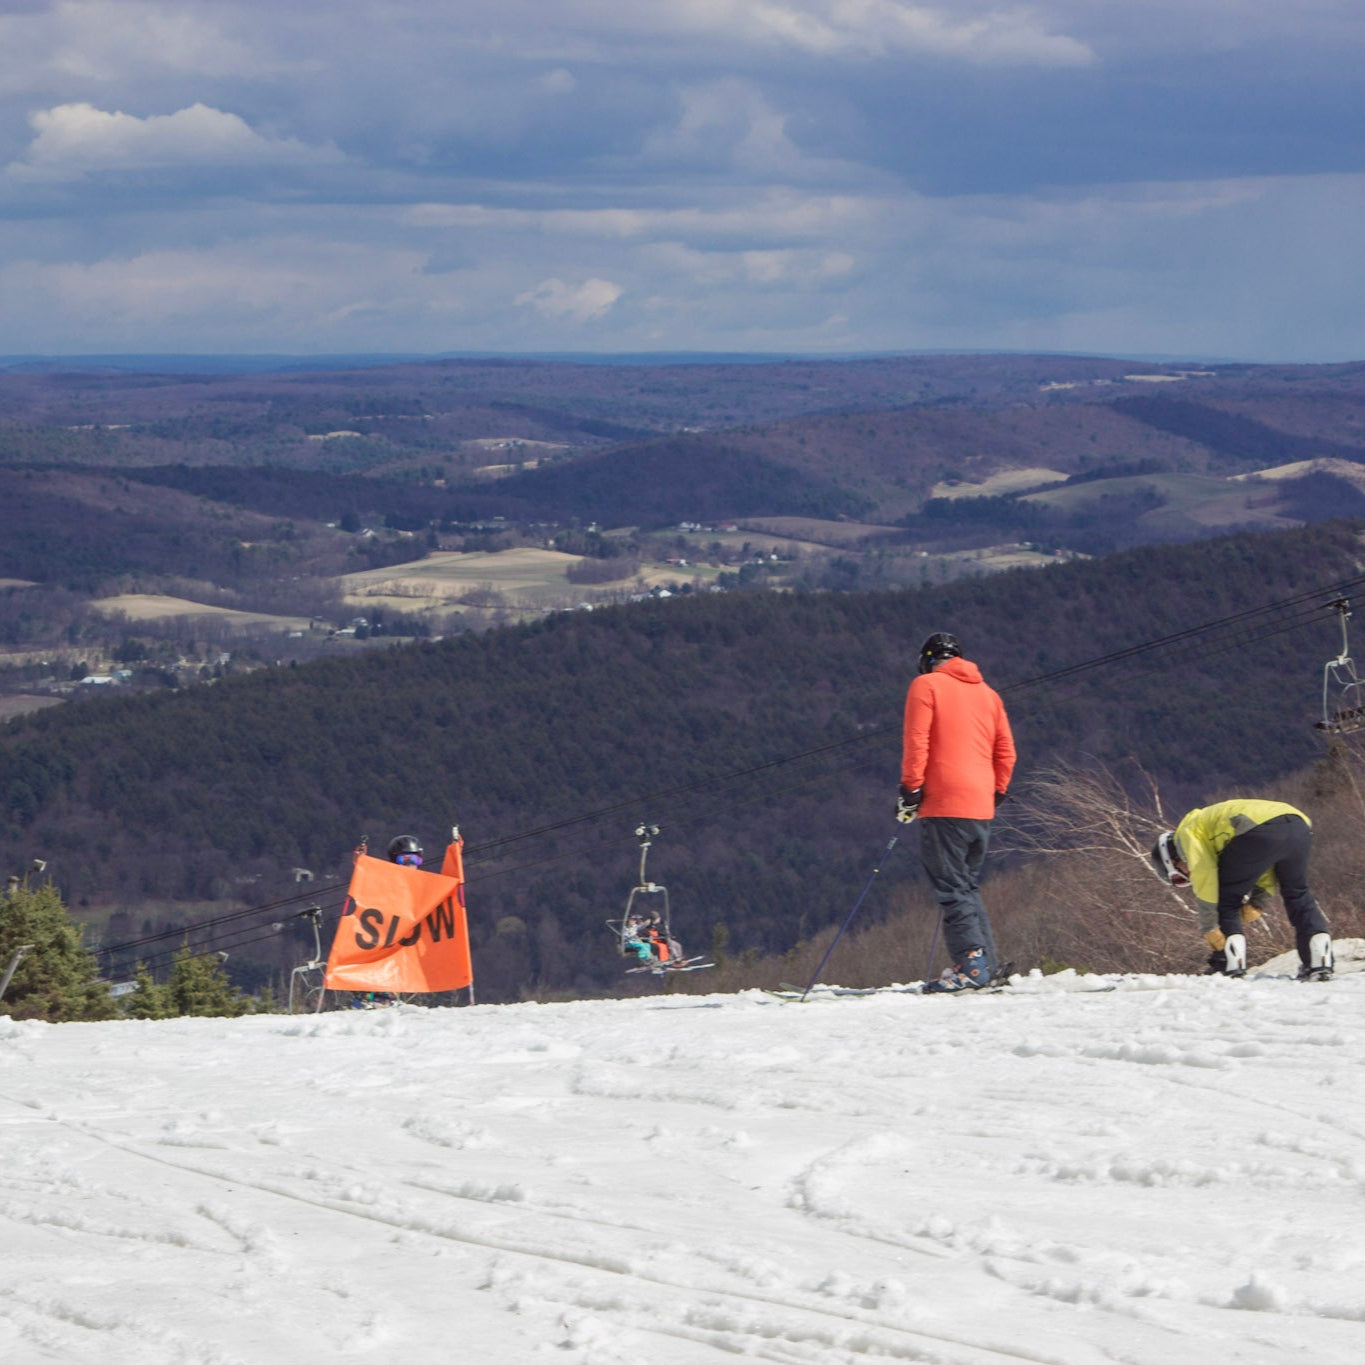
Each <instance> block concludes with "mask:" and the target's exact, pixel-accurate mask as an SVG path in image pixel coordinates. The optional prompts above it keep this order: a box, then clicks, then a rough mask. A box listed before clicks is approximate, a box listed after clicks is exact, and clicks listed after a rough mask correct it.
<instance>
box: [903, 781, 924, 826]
mask: <svg viewBox="0 0 1365 1365" xmlns="http://www.w3.org/2000/svg"><path fill="white" fill-rule="evenodd" d="M923 800H924V788H923V787H916V788H915V789H914V791H911V790H910V788H909V787H907V786H906V785H905V783H904V782H902V783H901V789H900V794H899V795H898V796H897V797H896V819H897V820H899V821H900V822H901V824H903V825H908V824H909V823H910V822H911V821H912V820H913V819H914V818H915V816H916V815H918V814H919V803H920V802H921V801H923Z"/></svg>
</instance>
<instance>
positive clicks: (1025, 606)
mask: <svg viewBox="0 0 1365 1365" xmlns="http://www.w3.org/2000/svg"><path fill="white" fill-rule="evenodd" d="M1362 575H1365V542H1363V541H1362V526H1361V524H1360V523H1356V522H1342V521H1337V522H1329V523H1323V524H1319V525H1316V526H1308V527H1302V528H1299V529H1294V530H1290V531H1281V532H1273V533H1264V534H1255V535H1252V534H1236V535H1231V536H1226V537H1223V538H1219V539H1214V540H1204V541H1199V542H1195V543H1192V544H1184V545H1165V546H1158V547H1143V548H1139V549H1134V550H1129V551H1124V552H1122V553H1118V554H1115V555H1111V556H1109V557H1107V558H1104V559H1100V560H1094V561H1077V562H1073V563H1059V564H1057V565H1055V566H1054V567H1051V568H1048V569H1044V570H1017V571H1011V572H1005V573H1000V574H996V575H994V576H992V577H990V578H975V579H970V580H963V581H959V582H956V583H952V584H948V585H946V586H943V587H937V588H925V589H904V590H896V591H873V592H848V593H838V594H832V593H820V592H791V593H740V594H733V593H730V594H697V595H692V596H689V597H675V598H673V599H671V600H666V601H645V602H639V603H634V604H627V605H622V606H618V607H613V608H610V609H606V610H597V611H594V612H591V613H579V612H570V613H558V614H554V615H550V616H547V617H545V618H544V619H542V620H540V621H537V622H535V623H532V624H526V625H521V626H517V627H514V628H508V629H500V630H494V631H489V632H487V633H484V634H479V635H474V634H468V635H462V636H458V637H454V638H450V639H446V640H441V641H432V642H420V643H415V644H411V645H405V646H400V647H395V648H391V649H388V650H385V651H382V652H369V653H364V654H359V655H349V656H347V657H344V658H337V659H332V660H327V661H323V662H318V663H310V664H306V665H298V666H287V667H282V668H276V669H269V670H263V671H260V672H256V673H252V674H250V675H246V676H231V677H225V678H222V679H221V680H219V681H217V682H214V683H212V684H211V685H205V686H198V687H194V688H189V689H182V690H179V691H174V692H170V691H168V692H163V693H146V694H139V695H131V696H122V697H117V698H115V697H110V698H100V699H98V700H97V701H91V702H88V703H86V704H84V705H81V706H78V707H60V708H55V709H49V710H45V711H41V712H37V713H35V714H32V715H29V716H25V717H21V718H19V719H17V720H15V721H14V722H12V723H10V724H9V725H7V726H6V727H5V728H4V730H3V731H0V792H3V796H4V807H3V809H4V813H5V814H4V824H3V829H0V848H2V849H3V855H4V859H5V862H6V865H7V866H14V867H21V866H25V865H27V863H28V861H29V860H30V859H32V858H34V857H41V858H42V859H44V860H46V862H47V863H48V866H49V869H50V873H49V875H50V876H51V877H52V878H53V879H54V881H55V884H56V885H57V886H58V887H60V889H61V892H62V894H63V896H64V897H65V900H66V903H67V904H69V905H70V906H71V907H72V909H73V911H74V912H75V913H76V914H77V915H78V916H79V917H82V918H83V919H84V920H85V921H86V922H87V924H88V925H89V929H90V938H91V939H92V940H93V941H94V942H95V943H96V944H97V945H103V946H104V947H108V946H109V945H116V944H123V945H130V946H126V947H125V948H124V950H123V952H122V954H121V956H116V957H115V958H112V959H108V960H107V961H106V968H107V970H109V971H111V972H112V973H114V974H115V975H121V974H122V975H128V976H131V975H132V974H133V972H134V970H135V967H136V964H137V963H138V962H142V963H144V965H146V964H147V963H148V962H149V961H150V962H151V964H152V965H153V966H169V965H170V964H171V962H172V959H173V956H174V954H175V953H176V952H177V951H179V950H181V949H183V946H184V944H185V942H186V935H187V933H189V934H190V935H191V936H190V939H189V942H190V943H192V944H197V945H198V946H202V947H205V948H210V949H215V950H221V951H228V952H230V954H231V956H230V958H229V961H228V970H229V973H230V975H231V976H232V978H233V980H234V982H235V983H236V984H237V985H238V986H241V987H243V988H246V989H257V988H259V987H261V986H263V985H272V986H275V987H279V986H280V985H282V983H283V977H284V975H285V974H287V971H288V969H289V967H290V966H291V965H292V964H294V963H296V962H299V961H302V960H303V959H304V958H306V957H307V956H309V955H310V954H311V951H312V946H311V941H310V938H309V935H308V933H307V932H306V924H305V922H304V921H302V920H300V919H299V918H298V917H297V916H298V913H299V911H300V910H301V909H303V908H304V907H306V906H307V905H309V904H312V903H317V904H320V905H321V906H322V907H323V909H324V914H325V917H326V920H327V922H328V923H334V922H335V914H336V911H337V908H338V906H339V904H340V901H341V896H342V891H343V889H344V884H345V881H346V878H347V875H348V867H349V862H350V856H351V853H352V850H353V849H354V848H355V847H356V846H357V844H358V843H359V842H360V841H361V840H362V839H368V840H369V843H370V846H371V847H372V848H380V849H382V847H383V846H384V845H385V844H386V843H387V841H388V839H389V838H390V837H391V836H392V835H393V834H396V833H399V832H412V833H415V834H417V835H418V837H419V838H420V839H421V840H422V841H423V843H424V845H425V847H426V849H427V850H428V856H429V858H432V859H433V860H438V859H439V850H440V848H441V847H442V846H443V844H444V842H445V839H446V838H447V837H448V833H449V829H450V826H451V825H452V824H454V823H458V824H459V826H460V827H461V829H462V831H463V834H464V837H465V839H466V841H467V848H466V862H467V867H468V871H469V895H468V900H469V907H470V911H469V913H470V926H471V934H472V939H473V947H474V957H475V965H476V972H477V976H478V982H479V996H480V999H481V1000H484V1001H489V1002H493V1001H498V1000H513V999H518V998H522V997H527V996H539V997H542V998H543V997H548V996H552V995H556V994H558V995H588V994H594V993H603V992H607V991H616V990H619V989H620V988H621V982H622V978H621V965H622V964H621V962H620V960H619V959H618V958H616V957H615V955H614V952H613V949H612V942H611V938H610V935H609V934H608V932H607V930H606V929H605V927H604V922H605V921H606V920H608V919H610V918H612V917H613V916H615V915H616V914H618V913H619V911H620V909H621V907H622V905H623V903H624V901H625V897H626V894H627V892H628V891H629V889H630V888H631V886H632V885H634V883H635V879H636V874H637V870H638V867H637V864H638V848H637V843H636V838H635V835H634V830H635V827H636V826H637V825H639V824H640V823H641V822H652V823H654V824H657V825H658V826H660V834H659V836H658V838H657V840H656V841H655V844H654V846H653V848H652V849H651V851H650V863H649V875H650V876H651V877H652V878H655V879H657V880H658V881H659V882H661V883H664V884H666V885H667V886H668V888H669V892H670V896H671V902H672V907H673V918H674V927H675V929H676V930H677V931H678V933H679V935H680V936H681V937H682V938H683V940H684V946H685V947H686V948H688V950H689V951H693V950H695V951H705V950H707V949H708V948H711V949H713V950H714V949H720V950H722V951H728V952H750V953H765V954H780V953H783V952H786V951H788V950H790V949H792V948H793V947H794V946H796V945H797V944H799V943H801V942H803V941H806V940H808V939H810V937H811V936H812V935H815V934H817V933H819V932H821V931H823V930H825V929H827V928H829V927H830V926H831V925H834V924H836V923H837V922H838V921H839V920H840V918H841V917H842V915H843V914H844V913H845V912H846V910H847V908H848V905H849V904H850V903H851V899H852V896H853V894H854V892H855V891H856V889H857V887H858V886H859V885H860V884H861V883H862V881H863V879H864V877H865V876H866V873H867V870H868V868H869V867H870V866H871V863H872V860H873V859H874V857H875V856H876V854H877V852H878V850H879V849H880V848H881V846H882V845H883V844H884V843H885V841H886V838H887V837H888V835H889V833H890V832H892V831H893V830H894V828H895V826H894V822H893V821H892V818H891V817H892V810H893V806H894V797H895V790H896V784H897V779H898V764H899V745H900V718H901V708H902V704H903V699H904V692H905V687H906V684H907V683H908V681H909V678H910V677H911V675H912V672H913V666H914V659H915V654H916V651H917V648H918V646H919V644H920V642H921V640H922V639H923V638H924V637H925V636H926V635H928V634H929V633H931V632H933V631H936V630H951V631H953V632H954V633H956V634H957V635H958V636H959V637H960V638H961V640H962V641H963V644H964V646H965V649H966V652H967V654H968V656H969V657H970V658H972V659H974V660H975V661H976V662H977V663H979V664H980V666H981V667H982V669H983V671H984V673H985V675H986V677H987V679H988V681H990V682H992V683H993V684H994V685H995V686H996V687H997V688H998V689H999V690H1000V691H1001V692H1002V694H1003V695H1004V696H1005V700H1006V703H1007V706H1008V707H1009V710H1010V713H1011V716H1012V719H1013V723H1014V728H1015V733H1016V740H1017V742H1018V747H1019V750H1020V755H1021V760H1020V768H1019V772H1018V775H1017V780H1016V784H1015V786H1016V793H1015V797H1016V801H1017V802H1018V803H1019V804H1020V805H1021V806H1023V805H1026V804H1027V802H1028V801H1029V799H1030V798H1029V790H1030V783H1031V781H1032V780H1033V779H1034V777H1035V776H1036V775H1038V774H1040V773H1042V772H1044V771H1045V770H1049V769H1051V768H1052V767H1053V766H1054V765H1055V764H1057V763H1059V762H1064V761H1066V762H1083V761H1086V760H1088V759H1093V760H1097V761H1101V762H1105V763H1111V764H1116V763H1132V762H1133V761H1134V760H1136V761H1137V762H1138V763H1140V764H1141V767H1142V768H1143V769H1144V770H1145V771H1146V772H1147V773H1149V774H1151V775H1152V776H1153V777H1154V778H1156V779H1158V780H1160V782H1161V783H1162V784H1163V786H1164V789H1165V790H1166V791H1167V792H1168V793H1169V794H1170V795H1171V797H1172V799H1174V800H1185V799H1188V800H1189V802H1190V803H1191V804H1193V803H1197V802H1199V801H1202V800H1205V799H1211V798H1216V797H1219V796H1223V795H1228V794H1232V793H1233V792H1236V791H1257V790H1262V789H1264V788H1266V786H1267V785H1268V784H1273V783H1274V782H1276V781H1277V780H1279V779H1280V778H1281V777H1282V776H1283V775H1285V774H1287V773H1290V772H1293V771H1295V770H1298V769H1302V768H1304V767H1305V766H1306V765H1308V764H1311V763H1312V762H1313V761H1314V760H1315V759H1316V758H1319V757H1320V756H1321V753H1322V747H1321V740H1320V737H1319V736H1318V735H1316V734H1315V733H1314V730H1313V728H1312V727H1313V721H1314V720H1315V718H1316V717H1317V714H1318V712H1317V708H1318V700H1319V690H1320V687H1321V674H1322V665H1323V661H1324V660H1325V659H1326V658H1328V657H1330V656H1331V655H1333V654H1334V653H1335V652H1336V650H1337V648H1338V645H1339V635H1338V630H1337V622H1336V618H1335V617H1334V616H1333V614H1332V613H1331V612H1329V611H1328V610H1326V605H1327V603H1328V602H1329V601H1330V600H1331V599H1332V597H1333V596H1334V595H1336V594H1337V593H1338V592H1339V591H1340V590H1342V587H1343V585H1345V586H1347V587H1349V586H1350V585H1351V584H1352V583H1359V582H1360V581H1361V580H1362ZM1275 604H1280V605H1279V606H1276V605H1275ZM1159 641H1165V642H1166V643H1165V644H1164V645H1162V646H1160V647H1157V648H1147V646H1150V645H1153V643H1154V642H1159ZM1002 824H1006V825H1007V824H1008V820H1007V819H1004V818H1002ZM1007 843H1008V841H1007V840H1005V841H1004V844H1002V848H1003V847H1004V846H1005V845H1007ZM1001 856H1002V858H1006V859H1007V858H1008V854H1007V853H1004V852H1002V855H1001ZM915 878H916V869H915V866H914V860H913V859H912V858H902V859H900V860H898V862H897V863H896V864H895V865H894V866H892V867H889V868H888V870H887V874H886V882H887V884H888V885H889V886H892V887H894V886H895V885H898V884H902V885H903V884H905V883H910V882H913V881H914V880H915ZM868 913H869V916H871V917H872V918H873V919H875V917H876V915H877V913H878V912H877V910H876V909H875V907H872V908H870V909H869V912H868ZM228 915H232V916H235V918H234V919H232V920H231V921H230V923H227V924H224V923H223V921H224V917H225V916H228ZM199 923H205V924H208V925H209V927H208V928H205V929H203V930H202V931H201V932H200V933H199V935H198V937H197V938H196V937H195V936H194V932H195V931H194V926H195V925H196V924H199ZM324 947H325V944H324Z"/></svg>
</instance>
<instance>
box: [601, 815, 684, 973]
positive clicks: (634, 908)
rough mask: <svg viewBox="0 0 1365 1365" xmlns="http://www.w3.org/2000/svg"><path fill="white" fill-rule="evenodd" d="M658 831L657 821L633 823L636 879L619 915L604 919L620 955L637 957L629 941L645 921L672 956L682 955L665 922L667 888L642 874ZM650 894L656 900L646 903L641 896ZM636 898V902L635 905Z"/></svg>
mask: <svg viewBox="0 0 1365 1365" xmlns="http://www.w3.org/2000/svg"><path fill="white" fill-rule="evenodd" d="M658 833H659V827H658V825H643V824H642V825H638V826H637V827H636V830H635V837H636V838H637V839H638V840H639V841H640V875H639V880H638V882H637V883H636V885H635V886H633V887H631V890H630V895H629V896H628V897H627V898H626V908H625V912H624V913H623V914H622V916H621V918H620V919H619V920H608V921H607V928H608V929H610V930H611V931H612V933H614V934H615V935H616V946H617V948H618V949H619V951H620V953H621V956H622V957H632V958H636V959H638V958H639V954H638V953H637V952H636V950H635V948H634V947H633V946H632V945H634V944H635V943H638V942H639V941H640V937H641V934H642V932H643V931H644V930H645V928H646V926H649V925H653V926H654V928H655V929H656V930H657V932H658V934H659V936H660V937H661V938H662V939H663V941H664V942H665V943H666V944H667V945H668V951H669V953H670V954H671V955H672V956H673V957H674V958H678V957H681V955H682V950H681V948H680V947H679V946H678V942H677V940H676V939H675V938H674V937H673V928H672V925H671V924H670V923H669V907H668V888H667V887H666V886H661V885H660V884H659V883H658V882H652V881H650V880H649V878H648V877H647V876H646V875H645V861H646V859H647V858H648V857H649V846H650V844H651V843H652V842H653V840H654V838H655V836H656V835H657V834H658ZM650 896H657V897H659V900H658V901H657V902H649V903H647V902H646V900H645V898H646V897H650ZM637 901H638V902H639V904H638V905H637V903H636V902H637ZM656 906H657V908H656Z"/></svg>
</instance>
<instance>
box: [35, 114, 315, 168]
mask: <svg viewBox="0 0 1365 1365" xmlns="http://www.w3.org/2000/svg"><path fill="white" fill-rule="evenodd" d="M28 121H29V126H30V127H31V128H32V129H33V131H34V133H35V134H36V135H37V136H36V137H35V138H34V139H33V141H32V143H30V144H29V148H28V151H27V152H26V153H25V155H24V156H23V158H22V159H21V160H20V161H18V162H16V163H14V164H12V165H11V166H10V168H9V169H10V171H11V172H12V173H14V174H16V175H18V176H20V177H33V178H40V179H61V178H65V177H69V176H79V175H85V174H88V173H90V172H94V171H126V170H145V169H156V168H165V167H177V166H201V167H202V166H217V167H224V166H244V165H255V166H281V165H285V166H289V165H306V164H319V163H324V162H335V161H339V160H340V159H341V156H340V153H338V152H337V151H336V149H335V148H332V147H309V146H307V145H305V144H304V143H302V142H299V141H297V140H296V139H294V138H272V137H266V136H263V135H262V134H260V133H258V132H256V131H255V129H253V128H252V127H251V126H250V125H249V124H248V123H247V122H246V120H245V119H243V118H241V117H239V116H238V115H237V114H230V113H226V112H224V111H223V110H221V109H211V108H209V107H208V106H207V105H204V104H192V105H190V106H189V107H188V108H185V109H179V110H177V111H176V112H175V113H173V114H152V115H150V116H148V117H147V118H138V117H136V116H135V115H132V114H124V113H121V112H114V113H110V112H107V111H105V110H103V109H96V108H95V107H94V105H91V104H60V105H57V106H56V107H55V108H53V109H43V110H39V111H38V112H37V113H34V114H30V115H29V120H28Z"/></svg>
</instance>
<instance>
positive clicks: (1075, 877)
mask: <svg viewBox="0 0 1365 1365" xmlns="http://www.w3.org/2000/svg"><path fill="white" fill-rule="evenodd" d="M1010 809H1011V813H1012V818H1011V822H1010V823H1011V826H1012V833H1013V836H1014V837H1013V839H1012V840H1011V842H1012V843H1014V844H1015V846H1016V847H1018V848H1020V849H1021V851H1023V852H1025V853H1027V854H1028V855H1029V856H1030V858H1031V859H1035V860H1044V861H1045V865H1046V867H1047V870H1048V876H1047V881H1046V885H1047V888H1048V891H1047V901H1046V904H1044V905H1042V906H1040V907H1039V914H1040V916H1041V922H1040V924H1039V925H1038V926H1037V930H1038V932H1039V934H1040V935H1045V936H1050V937H1051V939H1052V941H1053V942H1054V943H1055V945H1056V946H1055V947H1054V948H1053V949H1051V950H1050V952H1049V954H1048V955H1049V956H1050V957H1051V958H1052V959H1053V960H1055V961H1058V962H1063V963H1067V964H1069V965H1074V966H1085V967H1090V968H1092V969H1096V970H1105V971H1116V970H1117V971H1121V970H1130V971H1131V970H1139V971H1177V970H1188V969H1189V968H1190V966H1191V965H1192V959H1193V958H1198V957H1199V956H1200V951H1201V950H1200V940H1199V937H1198V935H1197V934H1196V933H1195V932H1194V930H1195V914H1194V907H1193V906H1192V905H1191V904H1190V903H1189V902H1188V901H1187V900H1186V899H1185V897H1184V896H1182V895H1181V894H1180V893H1179V892H1178V891H1177V890H1176V889H1175V888H1174V887H1170V886H1166V887H1163V886H1162V884H1161V882H1160V881H1158V879H1157V878H1156V877H1154V876H1153V875H1152V867H1151V862H1150V856H1149V852H1150V849H1151V847H1152V845H1153V844H1154V843H1155V842H1156V838H1157V835H1158V834H1159V833H1160V832H1161V831H1162V830H1164V829H1169V828H1170V827H1171V826H1172V825H1173V824H1174V823H1175V820H1174V819H1172V818H1171V815H1170V813H1169V812H1168V811H1167V810H1166V808H1165V806H1164V804H1163V802H1162V799H1161V791H1160V788H1159V786H1158V784H1157V782H1156V780H1155V778H1153V777H1152V775H1151V774H1150V773H1148V772H1147V771H1146V769H1144V768H1143V767H1141V765H1139V764H1134V765H1133V779H1132V781H1131V782H1129V783H1125V782H1123V781H1122V780H1121V779H1120V778H1119V776H1118V775H1117V774H1115V773H1114V772H1113V771H1112V770H1111V769H1110V768H1108V767H1106V766H1105V765H1104V764H1102V763H1099V762H1097V761H1092V762H1091V763H1089V764H1088V765H1087V766H1084V767H1082V766H1079V765H1072V764H1058V765H1056V766H1055V767H1052V768H1050V769H1047V770H1045V771H1043V772H1042V773H1040V774H1038V775H1037V776H1036V777H1034V778H1033V779H1032V780H1031V781H1029V782H1028V783H1027V785H1026V786H1025V787H1024V789H1023V790H1022V791H1020V793H1019V794H1018V801H1017V803H1016V804H1015V805H1014V806H1012V807H1011V808H1010Z"/></svg>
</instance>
